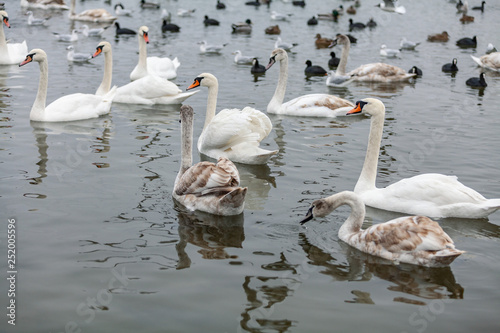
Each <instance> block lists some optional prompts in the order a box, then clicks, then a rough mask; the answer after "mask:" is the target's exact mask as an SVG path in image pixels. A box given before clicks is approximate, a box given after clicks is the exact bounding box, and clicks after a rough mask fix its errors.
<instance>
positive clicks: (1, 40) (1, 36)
mask: <svg viewBox="0 0 500 333" xmlns="http://www.w3.org/2000/svg"><path fill="white" fill-rule="evenodd" d="M3 49H5V52H7V41H6V40H5V32H4V31H3V22H1V21H0V50H3Z"/></svg>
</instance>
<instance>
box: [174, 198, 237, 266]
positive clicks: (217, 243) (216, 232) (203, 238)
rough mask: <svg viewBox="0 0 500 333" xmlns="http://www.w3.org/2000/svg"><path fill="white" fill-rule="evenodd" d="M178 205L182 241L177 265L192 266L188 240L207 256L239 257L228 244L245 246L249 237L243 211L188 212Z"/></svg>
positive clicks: (179, 245) (204, 256)
mask: <svg viewBox="0 0 500 333" xmlns="http://www.w3.org/2000/svg"><path fill="white" fill-rule="evenodd" d="M181 209H182V207H181V206H179V205H177V210H178V213H177V217H178V220H179V227H178V233H179V242H178V243H177V244H176V246H175V248H176V250H177V254H178V256H179V262H178V264H177V267H176V268H177V269H183V268H189V267H190V266H191V259H190V258H189V256H188V254H187V253H186V251H185V248H186V246H187V244H188V243H189V244H193V245H195V246H197V247H199V248H200V250H198V253H200V254H201V256H202V258H203V259H236V258H237V257H236V256H233V255H230V254H228V253H227V252H226V248H228V247H233V248H241V247H242V243H243V241H244V239H245V234H244V228H243V220H244V219H243V214H240V215H236V216H216V215H211V214H207V213H203V212H185V211H181Z"/></svg>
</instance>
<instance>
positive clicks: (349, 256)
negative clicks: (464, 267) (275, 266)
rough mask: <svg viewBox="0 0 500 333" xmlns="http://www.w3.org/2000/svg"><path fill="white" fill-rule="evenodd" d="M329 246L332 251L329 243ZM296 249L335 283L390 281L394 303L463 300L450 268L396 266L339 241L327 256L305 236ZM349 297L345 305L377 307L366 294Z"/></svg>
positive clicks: (353, 292)
mask: <svg viewBox="0 0 500 333" xmlns="http://www.w3.org/2000/svg"><path fill="white" fill-rule="evenodd" d="M329 244H330V247H331V244H332V243H331V240H330V243H329ZM299 245H300V246H301V247H302V249H303V250H304V252H305V253H306V255H307V257H308V259H310V262H309V263H310V264H311V265H314V266H320V267H322V268H323V269H322V270H321V273H323V274H325V275H329V276H332V278H333V279H334V280H335V281H369V280H371V279H372V278H373V277H377V278H379V279H382V280H386V281H389V282H390V283H391V285H389V286H388V287H387V289H388V290H389V291H391V292H396V293H397V294H396V295H395V296H394V298H393V301H394V302H403V303H408V304H416V305H427V301H428V300H434V299H462V298H463V295H464V288H463V287H462V286H461V285H460V284H458V283H457V282H456V280H455V276H454V275H453V272H452V270H451V268H450V267H449V266H446V267H423V266H417V265H410V264H399V265H395V264H393V263H390V262H388V261H387V260H384V259H381V258H378V257H375V256H372V255H369V254H366V253H364V252H361V251H359V250H357V249H355V248H353V247H351V246H349V245H348V244H346V243H344V242H341V241H340V242H338V243H337V246H335V248H334V249H333V250H332V251H331V253H327V252H325V251H324V250H323V249H320V248H319V247H317V246H315V245H312V244H311V243H310V242H309V240H308V239H307V236H306V235H305V234H304V233H301V234H300V241H299ZM443 287H444V288H443ZM351 293H352V294H353V295H354V296H355V297H354V299H353V300H346V302H347V303H363V304H375V303H376V300H373V299H372V298H371V296H370V294H369V293H367V292H364V291H362V290H357V289H356V290H352V291H351ZM401 293H403V294H407V295H401ZM381 301H385V300H381Z"/></svg>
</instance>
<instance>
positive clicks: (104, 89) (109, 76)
mask: <svg viewBox="0 0 500 333" xmlns="http://www.w3.org/2000/svg"><path fill="white" fill-rule="evenodd" d="M112 80H113V51H112V50H109V51H106V52H104V74H103V76H102V82H101V85H100V86H99V88H97V91H96V93H95V94H96V95H99V96H103V95H106V94H107V93H108V91H109V89H110V88H111V81H112Z"/></svg>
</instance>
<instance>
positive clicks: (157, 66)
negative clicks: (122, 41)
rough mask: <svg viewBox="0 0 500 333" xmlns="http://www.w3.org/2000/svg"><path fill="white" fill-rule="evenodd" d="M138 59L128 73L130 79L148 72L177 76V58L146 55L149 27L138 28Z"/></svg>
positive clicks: (170, 76)
mask: <svg viewBox="0 0 500 333" xmlns="http://www.w3.org/2000/svg"><path fill="white" fill-rule="evenodd" d="M138 38H139V61H138V63H137V66H135V68H134V70H133V71H132V73H130V80H131V81H135V80H137V79H140V78H142V77H144V76H146V75H149V73H153V74H154V75H158V76H160V77H163V78H165V79H174V78H176V77H177V68H179V66H180V65H181V63H180V62H179V60H178V59H177V57H176V58H174V60H172V59H169V58H166V57H165V58H160V57H148V53H147V52H148V51H147V48H146V44H147V43H149V28H148V27H146V26H142V27H140V28H139V33H138Z"/></svg>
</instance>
